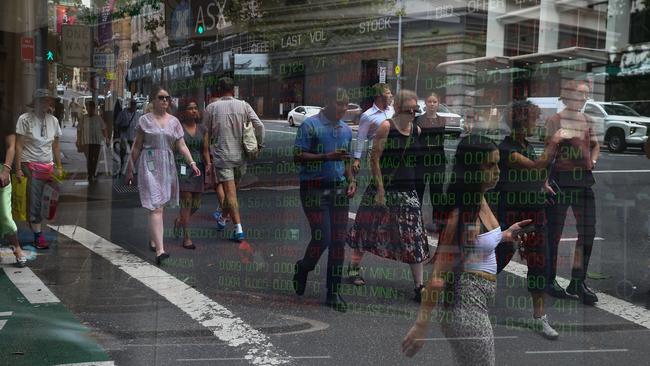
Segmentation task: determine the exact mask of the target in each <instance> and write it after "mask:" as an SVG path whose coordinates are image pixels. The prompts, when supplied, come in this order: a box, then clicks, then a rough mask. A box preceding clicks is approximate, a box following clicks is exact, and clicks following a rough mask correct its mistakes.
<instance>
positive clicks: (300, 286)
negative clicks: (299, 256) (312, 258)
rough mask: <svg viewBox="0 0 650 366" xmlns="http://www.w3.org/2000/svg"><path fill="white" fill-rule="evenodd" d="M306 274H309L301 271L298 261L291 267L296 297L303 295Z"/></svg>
mask: <svg viewBox="0 0 650 366" xmlns="http://www.w3.org/2000/svg"><path fill="white" fill-rule="evenodd" d="M308 274H309V272H307V271H305V270H303V269H302V265H301V263H300V261H297V262H296V264H295V265H294V267H293V289H294V290H296V294H297V295H303V294H304V293H305V287H307V275H308Z"/></svg>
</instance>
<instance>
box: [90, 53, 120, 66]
mask: <svg viewBox="0 0 650 366" xmlns="http://www.w3.org/2000/svg"><path fill="white" fill-rule="evenodd" d="M93 67H94V68H97V69H114V68H115V54H114V53H112V52H110V53H95V54H93Z"/></svg>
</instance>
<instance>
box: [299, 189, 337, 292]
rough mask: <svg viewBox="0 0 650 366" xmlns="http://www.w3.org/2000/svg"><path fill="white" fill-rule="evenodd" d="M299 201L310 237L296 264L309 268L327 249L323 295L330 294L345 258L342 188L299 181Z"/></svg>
mask: <svg viewBox="0 0 650 366" xmlns="http://www.w3.org/2000/svg"><path fill="white" fill-rule="evenodd" d="M300 200H301V202H302V208H303V211H304V212H305V215H306V216H307V220H308V221H309V227H310V229H311V240H310V242H309V245H308V246H307V250H306V251H305V255H304V257H303V259H302V261H301V262H300V266H301V268H302V270H305V271H312V270H313V269H314V268H315V267H316V264H317V263H318V260H319V259H320V257H321V255H323V252H324V251H325V250H326V249H328V255H327V296H332V295H334V294H336V293H337V290H338V287H339V285H340V284H341V276H342V270H343V262H344V259H345V238H346V233H347V223H348V209H349V201H348V197H347V195H346V188H345V187H339V188H336V187H332V188H323V187H322V186H320V187H319V186H318V184H316V185H312V184H307V183H305V182H303V183H301V184H300Z"/></svg>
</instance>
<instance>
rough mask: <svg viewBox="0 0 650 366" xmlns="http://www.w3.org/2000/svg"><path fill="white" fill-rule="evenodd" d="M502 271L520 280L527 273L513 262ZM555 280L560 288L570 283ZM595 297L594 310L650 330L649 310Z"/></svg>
mask: <svg viewBox="0 0 650 366" xmlns="http://www.w3.org/2000/svg"><path fill="white" fill-rule="evenodd" d="M504 270H505V271H508V272H510V273H512V274H514V275H516V276H518V277H522V278H526V274H527V273H528V267H527V266H526V265H525V264H521V263H518V262H515V261H510V263H508V265H507V266H506V268H504ZM556 280H557V283H558V284H560V286H562V287H565V288H566V287H567V286H569V282H570V281H569V280H568V279H566V278H562V277H559V276H558V277H556ZM596 296H598V302H597V303H596V305H594V306H595V307H596V308H598V309H601V310H604V311H606V312H608V313H610V314H612V315H615V316H618V317H620V318H623V319H625V320H628V321H630V322H632V323H634V324H637V325H640V326H642V327H644V328H648V329H650V310H648V309H645V308H643V307H641V306H637V305H635V304H632V303H629V302H627V301H625V300H621V299H619V298H617V297H614V296H611V295H608V294H606V293H603V292H596Z"/></svg>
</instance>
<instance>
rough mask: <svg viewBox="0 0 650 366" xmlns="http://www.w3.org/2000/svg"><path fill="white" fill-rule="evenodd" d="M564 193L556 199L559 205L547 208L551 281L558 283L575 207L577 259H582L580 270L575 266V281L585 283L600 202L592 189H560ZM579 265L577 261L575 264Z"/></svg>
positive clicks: (556, 203)
mask: <svg viewBox="0 0 650 366" xmlns="http://www.w3.org/2000/svg"><path fill="white" fill-rule="evenodd" d="M560 189H561V192H560V193H559V194H558V195H557V196H556V199H555V201H556V202H555V204H554V205H551V206H549V207H548V208H547V210H546V212H547V217H548V235H549V237H548V243H549V249H548V255H549V264H550V265H549V281H551V283H552V281H553V280H555V276H556V274H557V251H558V245H559V243H560V239H561V238H562V230H563V229H564V221H565V219H566V216H567V210H568V209H569V207H571V209H572V211H573V216H574V218H575V221H576V229H577V231H578V241H577V242H576V248H575V253H574V255H576V256H579V257H581V258H582V260H581V261H580V264H579V266H578V267H576V266H575V265H574V266H573V269H572V271H571V277H572V278H574V279H581V280H584V279H585V278H586V275H587V269H588V266H589V257H590V256H591V249H592V248H593V246H594V237H595V236H596V200H595V197H594V191H593V190H592V189H591V187H590V186H586V187H567V186H564V187H563V186H561V185H560ZM574 263H575V261H574Z"/></svg>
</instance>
